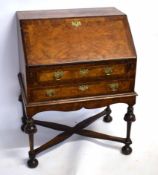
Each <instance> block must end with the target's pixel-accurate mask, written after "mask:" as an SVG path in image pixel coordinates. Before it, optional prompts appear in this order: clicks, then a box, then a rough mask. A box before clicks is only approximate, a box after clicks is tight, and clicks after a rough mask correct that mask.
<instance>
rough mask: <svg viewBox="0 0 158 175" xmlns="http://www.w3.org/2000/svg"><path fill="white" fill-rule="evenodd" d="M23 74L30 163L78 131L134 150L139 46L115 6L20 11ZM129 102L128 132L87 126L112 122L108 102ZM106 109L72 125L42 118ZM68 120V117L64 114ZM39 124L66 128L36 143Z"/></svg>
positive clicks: (34, 164)
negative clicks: (55, 112) (108, 131)
mask: <svg viewBox="0 0 158 175" xmlns="http://www.w3.org/2000/svg"><path fill="white" fill-rule="evenodd" d="M17 26H18V41H19V57H20V73H19V74H18V78H19V82H20V87H21V94H20V96H19V100H20V101H21V102H22V108H23V117H22V123H23V124H22V127H21V129H22V130H23V131H25V132H26V133H27V134H28V135H29V145H30V151H29V160H28V166H29V167H31V168H34V167H36V166H37V165H38V161H37V159H36V155H37V154H39V153H40V152H42V151H44V150H46V149H48V148H50V147H52V146H54V145H56V144H58V143H60V142H62V141H64V140H66V139H67V138H69V137H70V136H72V135H73V134H74V133H76V134H79V135H82V136H87V137H92V138H98V139H105V140H110V141H117V142H121V143H123V144H124V146H123V147H122V153H123V154H125V155H128V154H130V153H131V152H132V148H131V147H130V145H131V143H132V141H131V138H130V131H131V124H132V122H133V121H135V115H134V114H133V106H134V104H135V102H136V96H137V94H136V93H135V91H134V86H135V75H136V51H135V47H134V43H133V39H132V35H131V32H130V27H129V24H128V19H127V16H126V15H125V14H124V13H122V12H121V11H119V10H117V9H116V8H90V9H69V10H44V11H18V12H17ZM115 103H126V104H127V105H128V109H127V113H126V115H125V117H124V120H125V121H126V122H127V133H126V137H125V138H123V137H116V136H111V135H107V134H103V133H99V132H96V131H90V130H88V129H84V128H86V127H87V126H88V125H90V124H91V123H93V122H94V121H96V120H97V119H99V118H100V117H103V121H105V122H110V121H111V120H112V117H111V115H110V114H111V109H110V105H112V104H115ZM104 106H105V107H106V109H105V110H104V111H103V112H101V113H99V114H97V115H94V116H92V117H90V118H88V119H85V120H83V121H82V122H80V123H78V124H76V126H74V127H70V126H66V125H62V124H58V123H53V122H46V121H39V120H36V119H34V118H33V116H34V115H35V114H36V113H38V112H42V111H48V110H58V111H74V110H78V109H81V108H83V107H84V108H87V109H92V108H99V107H104ZM65 120H66V119H65ZM36 125H40V126H43V127H48V128H51V129H55V130H59V131H63V132H62V133H61V134H59V135H58V136H56V137H55V138H53V139H52V140H50V141H48V142H47V143H45V144H44V145H41V146H40V147H38V148H34V133H35V132H36V131H37V128H36Z"/></svg>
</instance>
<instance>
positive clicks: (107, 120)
mask: <svg viewBox="0 0 158 175" xmlns="http://www.w3.org/2000/svg"><path fill="white" fill-rule="evenodd" d="M110 114H111V109H110V106H107V108H106V116H104V118H103V121H104V122H111V121H112V117H111V116H110Z"/></svg>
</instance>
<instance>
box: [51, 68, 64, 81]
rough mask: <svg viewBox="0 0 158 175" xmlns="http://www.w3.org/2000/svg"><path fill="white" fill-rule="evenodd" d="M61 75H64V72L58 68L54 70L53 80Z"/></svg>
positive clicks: (58, 78)
mask: <svg viewBox="0 0 158 175" xmlns="http://www.w3.org/2000/svg"><path fill="white" fill-rule="evenodd" d="M63 76H64V72H63V71H60V70H58V71H55V72H54V73H53V77H54V78H55V80H60V79H61V78H62V77H63Z"/></svg>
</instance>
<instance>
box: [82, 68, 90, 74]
mask: <svg viewBox="0 0 158 175" xmlns="http://www.w3.org/2000/svg"><path fill="white" fill-rule="evenodd" d="M88 72H89V70H88V69H87V68H81V69H80V75H81V76H85V75H87V74H88Z"/></svg>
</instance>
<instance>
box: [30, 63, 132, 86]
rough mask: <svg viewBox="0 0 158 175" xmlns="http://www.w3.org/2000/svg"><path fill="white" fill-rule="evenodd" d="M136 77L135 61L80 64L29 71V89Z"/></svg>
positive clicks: (31, 69)
mask: <svg viewBox="0 0 158 175" xmlns="http://www.w3.org/2000/svg"><path fill="white" fill-rule="evenodd" d="M134 75H135V61H134V60H132V61H129V60H128V61H109V62H106V64H105V63H104V64H94V63H93V64H92V63H91V64H78V65H71V66H70V65H69V66H64V65H63V66H46V67H38V68H30V69H29V70H28V74H27V76H28V78H27V79H28V84H29V87H33V86H37V85H38V86H40V85H41V86H43V85H46V86H48V85H54V84H63V83H66V82H71V81H73V82H75V81H76V82H78V81H81V82H84V81H85V82H87V81H93V80H97V79H98V80H99V79H113V78H120V79H121V78H126V77H129V78H130V77H132V78H134Z"/></svg>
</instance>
